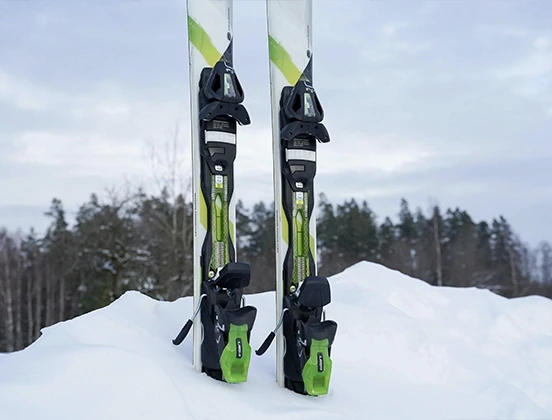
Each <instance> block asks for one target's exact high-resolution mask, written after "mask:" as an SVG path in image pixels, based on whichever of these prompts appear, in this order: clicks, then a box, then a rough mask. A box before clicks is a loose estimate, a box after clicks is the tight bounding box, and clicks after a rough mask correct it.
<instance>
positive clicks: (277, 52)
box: [268, 35, 301, 86]
mask: <svg viewBox="0 0 552 420" xmlns="http://www.w3.org/2000/svg"><path fill="white" fill-rule="evenodd" d="M268 50H269V54H270V61H272V62H273V63H274V64H275V65H276V67H278V68H279V69H280V71H281V72H282V74H283V75H284V77H285V78H286V80H287V81H288V83H289V84H290V85H292V86H295V84H296V83H297V81H298V80H299V78H300V77H301V71H300V70H299V69H298V68H297V66H296V65H295V64H294V63H293V61H292V60H291V56H290V55H289V53H288V52H287V51H286V50H285V48H284V47H282V46H281V45H280V44H279V43H278V41H276V40H275V39H274V38H272V37H271V36H270V35H269V36H268Z"/></svg>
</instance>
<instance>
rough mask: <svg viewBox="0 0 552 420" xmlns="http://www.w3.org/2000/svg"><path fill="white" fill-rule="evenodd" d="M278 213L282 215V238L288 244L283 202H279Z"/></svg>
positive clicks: (287, 229) (286, 221)
mask: <svg viewBox="0 0 552 420" xmlns="http://www.w3.org/2000/svg"><path fill="white" fill-rule="evenodd" d="M280 213H281V215H282V239H283V240H284V242H285V243H286V244H289V224H288V220H287V217H286V213H285V212H284V206H283V204H280Z"/></svg>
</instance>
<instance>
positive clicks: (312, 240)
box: [310, 235, 316, 264]
mask: <svg viewBox="0 0 552 420" xmlns="http://www.w3.org/2000/svg"><path fill="white" fill-rule="evenodd" d="M314 245H315V242H314V236H312V235H311V236H310V252H311V255H312V259H313V260H314V263H315V264H316V252H314Z"/></svg>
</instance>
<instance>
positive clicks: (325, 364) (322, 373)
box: [302, 338, 332, 395]
mask: <svg viewBox="0 0 552 420" xmlns="http://www.w3.org/2000/svg"><path fill="white" fill-rule="evenodd" d="M328 347H329V341H328V339H327V338H325V339H323V340H314V339H313V340H312V342H311V347H310V357H309V359H308V360H307V362H306V363H305V366H304V367H303V372H302V377H303V382H304V384H305V390H306V391H307V393H308V394H309V395H326V394H327V393H328V390H329V388H330V378H331V376H332V360H331V359H330V354H329V350H328Z"/></svg>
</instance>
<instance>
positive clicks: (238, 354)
mask: <svg viewBox="0 0 552 420" xmlns="http://www.w3.org/2000/svg"><path fill="white" fill-rule="evenodd" d="M242 351H243V350H242V340H241V338H239V337H238V338H236V357H237V358H238V359H241V358H242V354H243V353H242Z"/></svg>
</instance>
